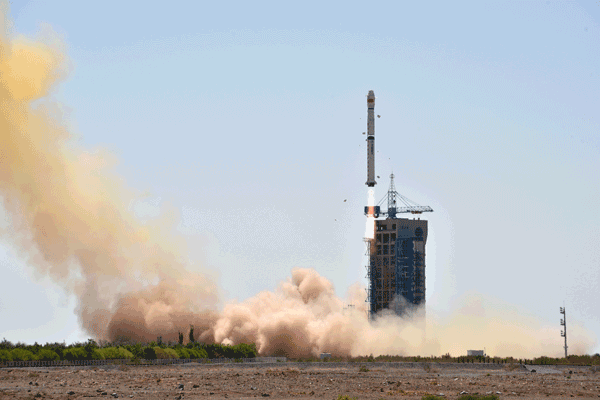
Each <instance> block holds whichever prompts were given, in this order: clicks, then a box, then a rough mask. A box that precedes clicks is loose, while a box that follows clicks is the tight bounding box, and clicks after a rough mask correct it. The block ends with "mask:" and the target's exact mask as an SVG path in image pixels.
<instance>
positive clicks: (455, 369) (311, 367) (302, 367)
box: [0, 362, 600, 400]
mask: <svg viewBox="0 0 600 400" xmlns="http://www.w3.org/2000/svg"><path fill="white" fill-rule="evenodd" d="M361 366H365V367H366V368H367V369H368V371H366V372H365V371H364V370H363V372H361V371H360V367H361ZM515 367H516V366H515ZM532 369H535V370H536V371H535V372H533V371H532ZM570 371H571V372H570ZM461 393H470V394H475V393H478V394H488V393H497V394H498V396H499V397H500V398H501V399H503V398H519V399H564V398H570V397H576V398H580V399H586V398H587V399H591V398H595V399H597V398H600V372H594V371H592V370H591V369H590V367H556V368H554V367H545V368H543V367H536V366H533V367H531V366H527V367H524V366H518V367H516V368H515V369H513V370H509V369H508V368H506V366H503V365H489V364H488V365H486V364H473V365H465V364H420V363H360V364H359V363H293V362H287V363H274V364H260V365H257V364H222V365H200V364H196V363H192V364H184V365H176V366H171V365H169V366H143V367H141V366H140V367H132V366H120V367H117V366H104V367H59V368H12V369H8V368H5V369H0V399H82V398H89V397H94V398H104V399H111V398H134V399H198V398H202V399H242V398H257V397H259V398H261V397H265V398H267V397H268V398H271V399H337V398H338V396H339V395H348V396H350V397H355V398H356V399H358V400H361V399H395V398H402V399H420V398H421V397H422V396H423V395H425V394H435V395H442V394H443V396H444V397H445V398H448V399H456V398H458V397H459V396H460V394H461Z"/></svg>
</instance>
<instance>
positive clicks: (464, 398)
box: [458, 394, 498, 400]
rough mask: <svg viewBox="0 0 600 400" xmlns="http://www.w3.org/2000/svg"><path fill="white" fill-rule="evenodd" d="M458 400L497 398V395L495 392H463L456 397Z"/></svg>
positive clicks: (491, 399) (489, 399)
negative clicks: (484, 393) (482, 393)
mask: <svg viewBox="0 0 600 400" xmlns="http://www.w3.org/2000/svg"><path fill="white" fill-rule="evenodd" d="M458 400H498V396H497V395H495V394H488V395H485V396H484V395H476V394H464V395H462V396H460V397H459V398H458Z"/></svg>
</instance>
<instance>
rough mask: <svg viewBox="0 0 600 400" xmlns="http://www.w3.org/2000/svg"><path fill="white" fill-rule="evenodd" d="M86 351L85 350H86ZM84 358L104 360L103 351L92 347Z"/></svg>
mask: <svg viewBox="0 0 600 400" xmlns="http://www.w3.org/2000/svg"><path fill="white" fill-rule="evenodd" d="M86 353H87V352H86ZM85 358H86V360H104V359H105V358H106V357H104V353H102V350H100V349H92V352H91V354H86V357H85Z"/></svg>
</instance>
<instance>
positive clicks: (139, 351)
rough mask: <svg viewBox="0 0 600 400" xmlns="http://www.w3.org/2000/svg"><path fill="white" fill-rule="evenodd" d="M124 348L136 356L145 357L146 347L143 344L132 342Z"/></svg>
mask: <svg viewBox="0 0 600 400" xmlns="http://www.w3.org/2000/svg"><path fill="white" fill-rule="evenodd" d="M124 348H125V349H126V350H127V351H129V352H130V353H131V354H133V357H134V358H144V347H143V346H142V345H141V344H139V343H137V344H133V345H132V344H130V345H127V346H125V347H124Z"/></svg>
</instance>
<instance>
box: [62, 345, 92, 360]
mask: <svg viewBox="0 0 600 400" xmlns="http://www.w3.org/2000/svg"><path fill="white" fill-rule="evenodd" d="M86 356H87V354H85V350H84V349H83V347H71V348H69V349H66V350H65V351H64V352H63V358H64V359H65V360H69V361H76V360H85V358H86Z"/></svg>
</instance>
